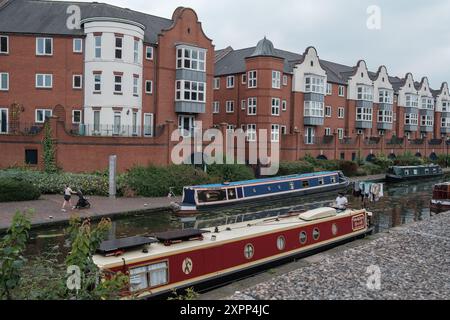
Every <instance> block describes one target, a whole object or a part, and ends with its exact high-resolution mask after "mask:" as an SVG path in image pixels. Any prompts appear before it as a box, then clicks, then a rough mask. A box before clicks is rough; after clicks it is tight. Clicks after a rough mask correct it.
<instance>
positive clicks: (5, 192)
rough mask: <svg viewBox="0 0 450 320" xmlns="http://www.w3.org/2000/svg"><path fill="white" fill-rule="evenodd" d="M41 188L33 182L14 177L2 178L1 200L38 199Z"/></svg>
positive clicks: (0, 185) (0, 184)
mask: <svg viewBox="0 0 450 320" xmlns="http://www.w3.org/2000/svg"><path fill="white" fill-rule="evenodd" d="M40 196H41V193H40V192H39V189H38V188H37V187H35V186H34V185H32V184H31V183H29V182H27V181H23V180H17V179H12V178H0V202H8V201H27V200H37V199H39V197H40Z"/></svg>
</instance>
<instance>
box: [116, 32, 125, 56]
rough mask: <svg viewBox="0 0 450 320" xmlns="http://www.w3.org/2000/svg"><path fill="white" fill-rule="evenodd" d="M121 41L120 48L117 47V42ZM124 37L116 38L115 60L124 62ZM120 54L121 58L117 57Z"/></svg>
mask: <svg viewBox="0 0 450 320" xmlns="http://www.w3.org/2000/svg"><path fill="white" fill-rule="evenodd" d="M118 39H120V46H118V45H117V40H118ZM124 40H125V39H124V37H122V36H120V37H119V36H115V37H114V59H115V60H123V41H124ZM118 52H120V58H118V57H117V53H118Z"/></svg>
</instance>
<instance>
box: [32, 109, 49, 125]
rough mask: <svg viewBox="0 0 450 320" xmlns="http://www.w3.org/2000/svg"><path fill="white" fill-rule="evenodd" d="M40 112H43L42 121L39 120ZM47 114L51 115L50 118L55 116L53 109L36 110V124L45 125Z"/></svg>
mask: <svg viewBox="0 0 450 320" xmlns="http://www.w3.org/2000/svg"><path fill="white" fill-rule="evenodd" d="M39 112H42V120H39V119H38V113H39ZM46 113H50V115H49V116H48V117H51V116H52V115H53V110H52V109H42V108H38V109H35V111H34V120H35V122H36V123H44V122H45V119H46V118H47V117H46Z"/></svg>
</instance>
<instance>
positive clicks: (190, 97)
mask: <svg viewBox="0 0 450 320" xmlns="http://www.w3.org/2000/svg"><path fill="white" fill-rule="evenodd" d="M78 13H79V20H77V17H78V16H77V15H78ZM77 22H79V25H78V23H77ZM45 121H49V123H50V125H51V128H52V135H53V139H54V141H55V144H56V151H57V153H56V158H57V162H58V165H59V166H60V167H62V168H63V169H65V170H68V171H76V172H80V171H94V170H103V169H105V168H106V167H107V159H108V155H110V154H116V155H118V159H119V160H118V161H119V170H121V171H123V170H125V169H127V168H130V167H131V166H132V165H135V164H141V165H145V164H149V163H154V164H161V165H165V164H169V163H170V162H171V160H170V152H171V150H172V148H173V145H174V142H172V141H170V134H171V132H172V131H173V130H175V129H176V128H179V129H186V130H187V131H188V132H193V131H194V130H195V126H194V121H202V127H203V129H207V128H211V127H213V126H219V127H221V128H222V130H223V131H225V130H226V129H228V130H234V129H236V128H242V129H244V130H245V132H246V134H247V139H248V140H249V141H251V140H255V139H257V134H258V133H257V130H258V129H267V130H268V132H269V135H270V138H271V139H272V140H273V141H279V143H280V145H281V156H282V159H283V160H295V159H298V158H300V157H302V156H304V155H305V154H312V155H314V156H317V157H325V158H345V159H355V158H356V156H357V155H358V154H360V155H362V156H364V157H371V156H375V155H376V154H378V153H384V154H386V155H388V154H389V155H395V154H399V153H401V152H404V151H405V150H410V151H412V152H414V153H417V154H420V155H422V156H435V155H436V154H438V153H442V152H445V151H447V144H446V137H447V133H450V95H449V89H448V86H447V84H446V83H444V84H443V85H442V87H441V88H440V89H439V90H432V89H431V88H430V87H429V85H428V80H427V79H426V78H424V79H422V80H421V82H420V83H419V82H417V81H414V79H413V76H412V74H410V73H408V74H407V75H406V76H405V77H404V78H398V77H393V76H389V75H388V72H387V70H386V68H385V67H380V68H379V69H378V70H377V72H370V71H369V70H368V69H367V66H366V63H365V62H364V61H359V62H358V63H357V65H356V66H354V67H349V66H344V65H340V64H337V63H333V62H329V61H324V60H321V59H319V57H318V54H317V52H316V50H315V48H313V47H308V48H307V49H306V51H305V52H304V53H303V54H297V53H291V52H287V51H283V50H279V49H275V48H274V46H273V44H272V43H271V42H270V41H269V40H268V39H263V40H261V41H260V42H259V43H258V45H257V46H256V47H252V48H247V49H241V50H233V49H232V48H230V47H228V48H226V49H223V50H218V51H214V46H213V44H212V40H211V39H209V38H208V37H207V36H206V35H205V32H204V31H203V29H202V26H201V23H200V22H199V20H198V17H197V14H196V13H195V12H194V11H193V10H192V9H189V8H183V7H180V8H177V9H176V10H175V11H174V13H173V15H172V18H171V19H165V18H160V17H156V16H152V15H149V14H144V13H140V12H136V11H132V10H130V9H127V8H119V7H115V6H112V5H108V4H103V3H96V2H93V3H79V2H73V3H72V2H57V1H40V0H0V151H1V155H0V168H3V167H8V166H13V165H23V164H24V163H27V164H29V165H36V166H38V167H41V166H42V159H41V158H42V157H41V155H42V147H41V142H42V139H43V130H42V128H43V124H44V123H45Z"/></svg>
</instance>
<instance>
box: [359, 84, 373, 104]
mask: <svg viewBox="0 0 450 320" xmlns="http://www.w3.org/2000/svg"><path fill="white" fill-rule="evenodd" d="M357 92H358V95H357V99H358V100H364V101H373V87H371V86H366V85H359V86H358V87H357Z"/></svg>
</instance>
